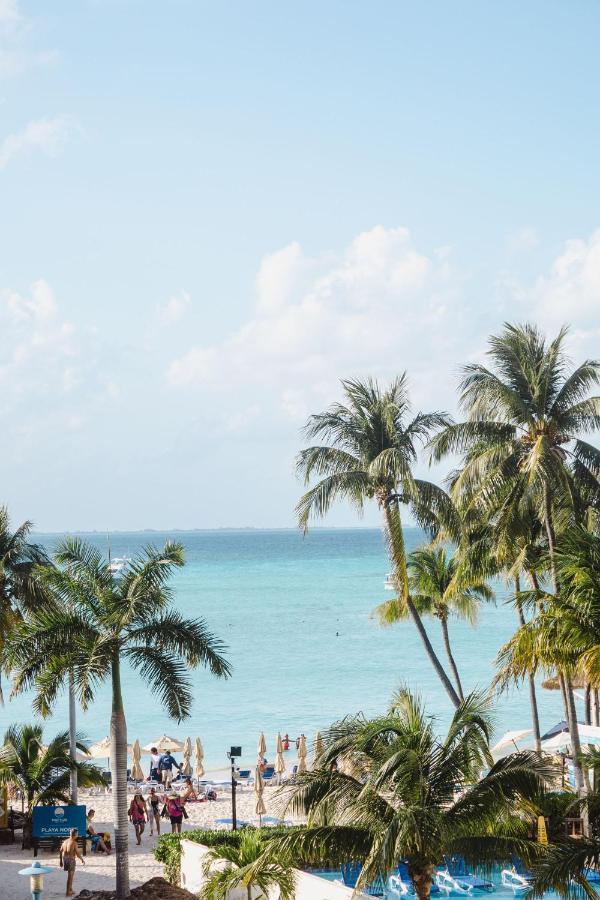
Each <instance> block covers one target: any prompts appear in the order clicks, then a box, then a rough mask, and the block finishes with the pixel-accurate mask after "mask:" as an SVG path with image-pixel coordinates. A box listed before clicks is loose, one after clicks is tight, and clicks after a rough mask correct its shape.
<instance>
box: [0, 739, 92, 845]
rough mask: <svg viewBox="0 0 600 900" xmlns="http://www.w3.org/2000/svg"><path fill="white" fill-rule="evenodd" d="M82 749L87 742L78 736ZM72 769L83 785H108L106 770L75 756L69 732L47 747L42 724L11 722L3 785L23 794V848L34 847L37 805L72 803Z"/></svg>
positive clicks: (0, 777)
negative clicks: (16, 788)
mask: <svg viewBox="0 0 600 900" xmlns="http://www.w3.org/2000/svg"><path fill="white" fill-rule="evenodd" d="M77 746H78V748H79V750H81V751H82V752H85V751H86V750H87V747H86V745H85V744H84V743H83V742H82V741H81V740H80V739H78V741H77ZM71 772H74V773H75V777H76V778H77V780H78V781H79V784H80V785H82V787H90V786H92V785H97V784H104V779H103V777H102V772H101V771H100V770H99V769H97V768H96V766H93V765H91V764H90V763H87V762H81V763H78V762H76V761H74V760H73V759H72V758H71V755H70V747H69V735H68V732H64V733H61V734H57V735H56V736H55V737H54V738H52V740H51V741H50V743H49V744H48V745H47V746H45V745H44V744H43V743H42V727H41V725H11V727H10V728H9V729H8V730H7V731H6V733H5V735H4V741H3V744H2V746H1V747H0V784H13V785H16V786H17V787H18V788H19V790H20V791H21V794H22V796H23V800H24V805H25V825H24V828H23V849H28V848H29V847H30V846H31V818H32V815H33V808H34V806H39V805H41V804H52V803H68V802H69V786H70V780H71Z"/></svg>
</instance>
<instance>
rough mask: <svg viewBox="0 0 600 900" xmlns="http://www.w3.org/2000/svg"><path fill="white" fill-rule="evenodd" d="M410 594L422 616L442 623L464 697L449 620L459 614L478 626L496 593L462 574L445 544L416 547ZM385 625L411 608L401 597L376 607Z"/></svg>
mask: <svg viewBox="0 0 600 900" xmlns="http://www.w3.org/2000/svg"><path fill="white" fill-rule="evenodd" d="M407 570H408V581H409V590H410V596H411V598H412V601H413V603H414V604H415V606H416V608H417V610H418V612H419V615H421V616H423V615H429V616H434V617H435V618H436V619H437V620H438V621H439V623H440V627H441V630H442V637H443V640H444V648H445V650H446V656H447V657H448V664H449V666H450V669H451V671H452V674H453V677H454V684H455V687H456V691H457V694H458V696H459V697H460V699H461V700H464V692H463V687H462V683H461V680H460V675H459V673H458V667H457V665H456V660H455V659H454V654H453V653H452V647H451V645H450V635H449V632H448V619H449V618H450V617H451V616H453V615H454V616H456V617H457V618H459V619H464V620H466V621H467V622H469V623H470V624H471V625H475V624H476V622H477V617H478V614H479V607H480V606H481V603H482V602H490V601H492V600H493V598H494V592H493V591H492V590H491V588H490V587H489V586H488V585H487V584H486V582H485V581H484V580H481V579H479V578H477V577H476V578H469V577H468V576H466V575H464V574H461V572H460V568H459V559H458V557H457V555H456V554H454V555H448V553H447V552H446V549H445V548H444V547H438V548H435V547H423V548H421V549H419V550H413V552H412V553H411V554H410V555H409V557H408V562H407ZM375 612H376V614H377V616H378V617H379V620H380V621H381V622H382V623H383V624H386V625H387V624H392V623H393V622H397V621H398V620H399V619H406V618H407V617H408V615H409V612H408V609H407V607H406V605H405V604H403V603H402V601H401V600H391V601H390V600H387V601H386V602H385V603H382V604H380V606H378V607H377V608H376V610H375Z"/></svg>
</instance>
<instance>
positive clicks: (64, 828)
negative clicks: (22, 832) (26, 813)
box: [33, 806, 87, 839]
mask: <svg viewBox="0 0 600 900" xmlns="http://www.w3.org/2000/svg"><path fill="white" fill-rule="evenodd" d="M71 828H76V829H77V830H78V831H79V836H80V837H85V834H86V830H87V824H86V819H85V806H34V807H33V836H34V838H40V839H44V838H46V839H47V838H66V837H69V832H70V830H71Z"/></svg>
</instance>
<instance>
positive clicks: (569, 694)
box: [544, 482, 589, 793]
mask: <svg viewBox="0 0 600 900" xmlns="http://www.w3.org/2000/svg"><path fill="white" fill-rule="evenodd" d="M544 524H545V526H546V535H547V537H548V555H549V557H550V572H551V574H552V587H553V588H554V596H555V597H556V599H557V600H558V599H559V596H558V581H557V579H556V560H555V556H556V537H555V534H554V523H553V520H552V504H551V501H550V488H549V487H548V483H547V482H544ZM559 679H560V681H561V687H562V688H563V696H564V697H565V701H566V702H565V706H566V709H565V713H566V719H567V723H568V725H569V734H570V735H571V744H572V747H573V756H574V760H573V768H574V771H575V787H576V789H577V791H578V793H582V792H583V789H584V784H585V783H586V782H587V778H586V777H585V776H584V771H583V767H582V765H581V740H580V738H579V725H578V723H577V710H576V707H575V695H574V694H573V685H572V684H571V681H570V678H569V677H568V676H567V675H565V674H564V673H563V672H559ZM588 788H589V785H588Z"/></svg>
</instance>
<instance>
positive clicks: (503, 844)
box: [272, 690, 555, 898]
mask: <svg viewBox="0 0 600 900" xmlns="http://www.w3.org/2000/svg"><path fill="white" fill-rule="evenodd" d="M489 738H490V718H489V710H488V708H487V705H486V704H485V703H484V702H482V701H481V699H480V698H478V697H477V696H475V695H471V696H469V697H467V699H466V700H465V702H464V703H462V704H461V705H460V706H459V708H458V709H457V710H456V711H455V713H454V716H453V719H452V721H451V724H450V727H449V729H448V732H447V734H446V736H445V737H440V736H439V735H438V728H437V725H436V723H435V722H432V720H431V718H430V717H429V716H427V715H426V713H425V710H424V709H423V707H422V705H421V704H420V702H419V700H418V699H417V698H415V697H414V696H411V695H410V694H409V693H408V692H407V691H404V690H403V691H401V692H399V694H398V695H397V696H396V697H395V698H394V701H393V703H392V706H391V709H390V710H389V712H388V713H387V715H383V716H381V717H379V718H375V719H367V718H365V717H364V716H362V715H357V716H354V717H347V718H345V719H343V720H342V721H340V722H337V723H336V724H334V725H333V726H332V727H331V728H330V729H329V730H328V732H327V733H326V734H325V736H324V739H325V747H324V750H323V752H322V753H321V755H320V756H319V758H318V760H317V767H316V768H315V769H313V770H312V771H310V772H307V773H305V774H303V775H298V776H296V779H295V782H294V784H293V785H291V786H289V787H287V788H284V789H282V791H283V792H284V793H283V798H284V799H285V803H286V805H287V807H288V808H291V809H292V810H293V811H295V812H297V813H302V814H304V815H306V816H308V824H307V826H306V828H305V829H304V830H301V831H298V832H296V833H293V834H290V835H289V836H286V837H284V838H281V839H275V840H274V842H273V848H272V853H274V854H276V853H277V852H279V851H280V850H282V851H283V852H285V853H286V854H289V856H290V858H292V859H295V858H307V857H308V858H311V859H314V860H319V859H320V860H324V861H328V862H331V863H333V862H337V863H343V862H348V860H354V861H361V862H362V871H361V875H360V879H359V883H358V885H357V888H358V889H360V888H361V887H364V886H365V885H368V884H369V883H370V882H372V881H373V880H374V879H376V878H377V877H384V878H385V877H386V876H387V875H389V873H391V872H393V871H394V870H395V868H396V867H397V866H398V864H399V863H400V862H401V861H403V860H405V861H407V863H408V870H409V873H410V877H411V879H412V883H413V885H414V889H415V893H416V895H417V897H418V898H428V897H429V895H430V891H431V886H432V881H433V875H434V871H435V867H436V865H438V863H439V861H440V860H441V859H442V858H443V856H444V855H452V854H457V853H460V854H463V855H464V856H465V857H466V858H467V860H469V861H479V862H482V861H484V862H487V863H491V862H494V861H496V862H497V861H501V860H505V859H509V858H510V855H511V853H513V852H517V853H519V855H521V856H522V857H524V858H530V857H531V855H532V852H533V848H532V846H531V843H530V842H529V841H528V840H527V839H526V831H527V817H526V815H525V814H524V813H519V805H520V804H524V803H525V802H528V801H531V800H533V798H535V797H537V796H539V793H540V791H542V790H543V788H544V785H545V782H546V780H547V779H548V778H550V777H551V776H552V774H553V773H554V771H555V770H554V767H553V766H552V765H551V764H550V763H548V762H547V761H544V760H541V759H540V757H539V756H538V755H537V754H535V753H533V752H522V753H516V754H513V755H512V756H506V757H504V759H502V760H500V761H499V762H497V763H495V764H494V763H493V762H492V760H491V757H490V753H489V750H488V742H489ZM484 769H489V771H488V774H487V775H485V776H484V777H483V778H481V780H479V779H480V774H481V772H482V771H483V770H484Z"/></svg>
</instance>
